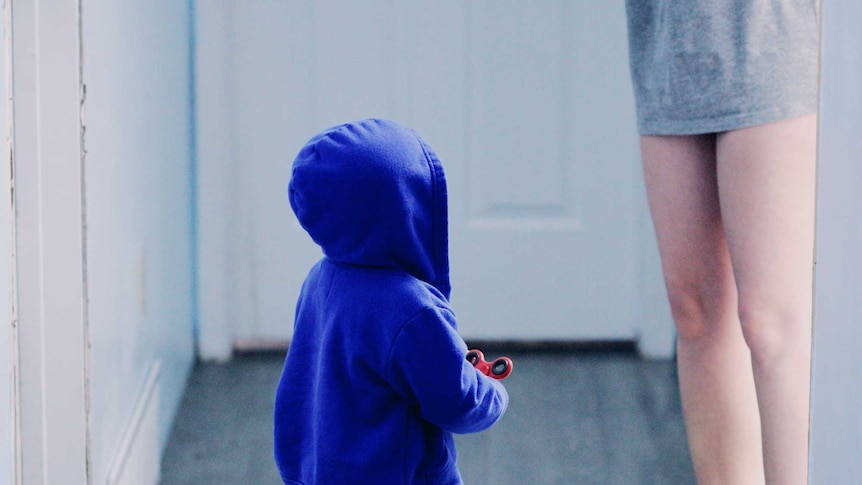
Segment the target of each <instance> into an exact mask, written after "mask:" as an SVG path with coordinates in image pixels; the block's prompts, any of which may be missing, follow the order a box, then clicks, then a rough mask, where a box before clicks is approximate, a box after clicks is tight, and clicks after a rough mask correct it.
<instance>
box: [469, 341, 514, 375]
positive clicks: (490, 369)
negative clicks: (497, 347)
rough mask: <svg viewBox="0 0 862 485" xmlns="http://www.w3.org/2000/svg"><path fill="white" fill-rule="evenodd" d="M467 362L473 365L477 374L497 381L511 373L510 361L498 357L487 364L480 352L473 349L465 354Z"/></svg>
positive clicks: (506, 358)
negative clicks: (479, 373)
mask: <svg viewBox="0 0 862 485" xmlns="http://www.w3.org/2000/svg"><path fill="white" fill-rule="evenodd" d="M467 362H470V363H471V364H473V367H475V368H476V369H477V370H478V371H479V372H481V373H483V374H485V375H486V376H488V377H493V378H494V379H497V380H501V379H505V378H506V377H508V376H509V374H511V373H512V359H510V358H508V357H498V358H496V359H494V360H493V361H492V362H487V361H486V360H485V356H484V355H483V354H482V351H481V350H476V349H473V350H470V351H469V352H467Z"/></svg>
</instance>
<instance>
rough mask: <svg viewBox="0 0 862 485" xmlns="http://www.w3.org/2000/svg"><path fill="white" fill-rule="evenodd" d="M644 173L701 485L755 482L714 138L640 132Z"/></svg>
mask: <svg viewBox="0 0 862 485" xmlns="http://www.w3.org/2000/svg"><path fill="white" fill-rule="evenodd" d="M641 150H642V156H643V161H644V176H645V180H646V187H647V195H648V199H649V204H650V211H651V213H652V218H653V224H654V226H655V230H656V235H657V237H658V243H659V251H660V253H661V260H662V269H663V272H664V275H665V282H666V285H667V290H668V296H669V298H670V302H671V309H672V312H673V317H674V321H675V323H676V327H677V329H678V335H679V337H678V365H679V379H680V391H681V394H682V405H683V412H684V415H685V421H686V431H687V434H688V439H689V447H690V450H691V454H692V460H693V462H694V468H695V474H696V475H697V479H698V482H699V483H700V484H702V485H709V484H734V485H747V484H762V483H763V481H764V478H763V477H764V474H763V461H762V457H761V456H762V452H761V442H760V422H759V417H758V409H757V401H756V398H755V390H754V382H753V378H752V368H751V360H750V354H749V351H748V348H747V347H746V344H745V341H744V339H743V335H742V330H741V328H740V322H739V318H738V314H737V297H736V287H735V284H734V279H733V273H732V269H731V263H730V257H729V253H728V248H727V243H726V238H725V235H724V228H723V226H722V220H721V212H720V209H719V198H718V185H717V175H716V137H715V136H714V135H705V136H667V137H666V136H644V137H642V138H641Z"/></svg>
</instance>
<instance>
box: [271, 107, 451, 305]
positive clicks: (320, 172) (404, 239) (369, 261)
mask: <svg viewBox="0 0 862 485" xmlns="http://www.w3.org/2000/svg"><path fill="white" fill-rule="evenodd" d="M288 197H289V199H290V206H291V208H293V211H294V213H296V217H297V219H298V220H299V223H300V224H301V225H302V227H303V228H304V229H305V230H306V231H308V234H309V235H310V236H311V238H312V239H313V240H314V242H316V243H317V244H318V245H319V246H320V247H321V248H322V249H323V253H324V254H325V255H326V256H327V257H328V258H330V259H332V260H334V261H337V262H341V263H347V264H352V265H360V266H370V267H380V268H390V269H398V270H402V271H405V272H407V273H409V274H411V275H412V276H414V277H416V278H418V279H420V280H422V281H425V282H426V283H429V284H431V285H433V286H434V287H436V288H437V289H438V290H440V292H441V293H443V295H444V296H445V297H446V298H447V299H448V298H449V292H450V286H449V251H448V244H449V242H448V236H449V234H448V208H447V204H448V202H447V195H446V179H445V176H444V174H443V167H442V165H441V164H440V160H439V159H438V158H437V155H436V154H435V153H434V152H433V151H432V150H431V148H430V147H429V146H428V145H426V144H425V142H424V141H422V139H421V138H420V137H419V135H418V134H417V133H416V132H415V131H413V130H411V129H410V128H407V127H405V126H402V125H400V124H398V123H396V122H394V121H389V120H380V119H368V120H362V121H356V122H352V123H346V124H343V125H339V126H335V127H332V128H329V129H327V130H324V131H323V132H321V133H319V134H317V135H315V136H314V137H313V138H311V140H309V141H308V143H306V145H305V146H304V147H303V148H302V149H301V150H300V152H299V155H297V157H296V159H295V160H294V162H293V173H292V175H291V179H290V185H289V187H288Z"/></svg>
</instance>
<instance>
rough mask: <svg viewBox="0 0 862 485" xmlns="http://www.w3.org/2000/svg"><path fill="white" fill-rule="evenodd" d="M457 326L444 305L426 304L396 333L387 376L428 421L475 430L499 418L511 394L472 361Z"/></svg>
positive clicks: (453, 428) (448, 427)
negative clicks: (429, 307) (442, 306)
mask: <svg viewBox="0 0 862 485" xmlns="http://www.w3.org/2000/svg"><path fill="white" fill-rule="evenodd" d="M455 328H456V326H455V316H454V315H453V314H452V313H451V312H449V311H446V310H444V309H438V308H433V309H425V310H423V311H421V312H420V313H419V314H417V315H416V316H415V317H413V318H412V319H410V320H409V321H408V322H407V323H406V324H405V325H404V326H403V327H402V328H401V330H400V332H399V333H398V335H397V336H396V338H395V341H394V344H393V347H392V349H391V352H390V357H389V361H388V371H387V378H388V380H389V382H390V384H391V385H392V386H393V387H394V388H395V390H396V391H397V392H398V393H399V394H401V395H402V396H404V397H405V398H406V399H407V400H408V401H409V402H411V403H412V404H415V405H416V406H418V407H419V409H420V413H421V414H422V416H423V417H424V418H425V419H426V420H428V421H429V422H431V423H433V424H435V425H437V426H439V427H441V428H443V429H445V430H447V431H451V432H453V433H474V432H478V431H482V430H484V429H487V428H490V427H491V426H492V425H493V424H494V423H496V422H497V420H499V419H500V417H501V416H502V415H503V413H504V412H505V411H506V407H507V406H508V403H509V395H508V393H506V389H505V388H504V387H503V385H502V384H501V383H500V382H499V381H497V380H495V379H492V378H490V377H487V376H485V375H483V374H482V373H480V372H479V371H477V370H476V369H475V368H473V366H472V365H470V363H469V362H467V360H466V358H465V355H466V353H467V346H466V344H465V343H464V341H463V339H461V337H460V336H459V335H458V333H457V331H456V330H455Z"/></svg>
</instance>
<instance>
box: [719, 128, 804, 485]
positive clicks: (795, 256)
mask: <svg viewBox="0 0 862 485" xmlns="http://www.w3.org/2000/svg"><path fill="white" fill-rule="evenodd" d="M816 138H817V118H816V115H814V114H811V115H808V116H804V117H800V118H794V119H791V120H785V121H781V122H778V123H772V124H768V125H762V126H757V127H753V128H747V129H742V130H737V131H732V132H729V133H726V134H722V135H719V136H718V138H717V158H718V180H719V193H720V199H721V211H722V214H723V221H724V227H725V232H726V234H727V240H728V244H729V248H730V254H731V259H732V261H733V267H734V274H735V277H736V283H737V287H738V290H739V313H740V317H741V322H742V328H743V333H744V335H745V339H746V341H747V342H748V346H749V348H750V349H751V355H752V364H753V367H754V380H755V384H756V388H757V399H758V403H759V407H760V419H761V422H762V429H763V433H762V439H763V454H764V463H765V469H766V481H767V483H769V484H781V485H785V484H805V483H806V481H807V469H808V467H807V464H808V459H807V458H808V396H809V377H810V365H811V364H810V362H811V310H812V307H811V302H812V273H813V256H814V188H815V161H816Z"/></svg>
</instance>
